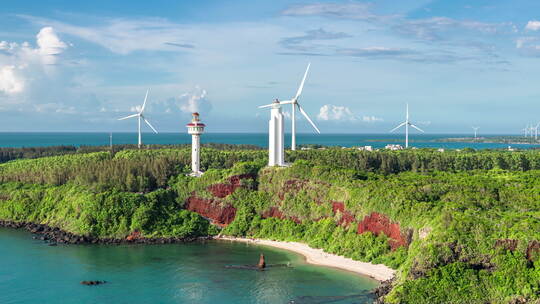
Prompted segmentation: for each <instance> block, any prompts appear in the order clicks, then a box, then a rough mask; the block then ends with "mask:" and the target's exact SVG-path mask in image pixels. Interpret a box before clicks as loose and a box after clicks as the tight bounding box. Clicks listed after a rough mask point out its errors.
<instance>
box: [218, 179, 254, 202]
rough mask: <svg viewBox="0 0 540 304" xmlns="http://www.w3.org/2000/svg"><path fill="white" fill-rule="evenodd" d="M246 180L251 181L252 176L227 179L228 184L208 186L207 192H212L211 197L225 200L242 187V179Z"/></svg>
mask: <svg viewBox="0 0 540 304" xmlns="http://www.w3.org/2000/svg"><path fill="white" fill-rule="evenodd" d="M248 178H249V179H253V176H252V175H250V174H241V175H234V176H231V177H229V179H228V183H223V184H214V185H210V186H209V187H208V191H210V192H212V195H213V196H215V197H219V198H225V197H227V196H229V195H231V194H233V193H234V191H235V190H236V189H238V188H239V187H241V186H242V184H241V183H242V180H243V179H248Z"/></svg>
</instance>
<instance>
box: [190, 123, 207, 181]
mask: <svg viewBox="0 0 540 304" xmlns="http://www.w3.org/2000/svg"><path fill="white" fill-rule="evenodd" d="M192 115H193V118H192V119H191V122H190V123H188V124H187V125H186V127H187V128H188V133H189V134H191V174H190V175H191V176H196V177H199V176H201V175H202V174H203V173H202V172H201V163H200V161H201V154H200V153H201V151H200V150H201V134H203V133H204V127H205V124H203V123H202V122H201V121H200V120H199V113H197V112H195V113H193V114H192Z"/></svg>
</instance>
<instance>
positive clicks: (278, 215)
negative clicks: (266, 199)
mask: <svg viewBox="0 0 540 304" xmlns="http://www.w3.org/2000/svg"><path fill="white" fill-rule="evenodd" d="M262 217H263V218H269V217H275V218H278V219H284V218H285V216H284V215H283V212H281V211H279V209H278V208H277V207H270V209H268V210H266V211H265V212H263V214H262Z"/></svg>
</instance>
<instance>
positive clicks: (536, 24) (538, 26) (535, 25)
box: [525, 20, 540, 31]
mask: <svg viewBox="0 0 540 304" xmlns="http://www.w3.org/2000/svg"><path fill="white" fill-rule="evenodd" d="M525 29H526V30H529V31H538V30H540V21H536V20H531V21H529V22H527V25H526V26H525Z"/></svg>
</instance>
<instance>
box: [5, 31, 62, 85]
mask: <svg viewBox="0 0 540 304" xmlns="http://www.w3.org/2000/svg"><path fill="white" fill-rule="evenodd" d="M67 47H68V46H67V44H66V43H64V42H63V41H61V40H60V39H59V38H58V36H57V35H56V33H55V31H54V29H53V28H51V27H44V28H42V29H41V30H40V31H39V33H38V34H37V35H36V47H32V45H31V44H30V43H28V42H23V43H20V44H19V43H16V42H8V41H0V93H4V94H5V95H15V94H21V93H23V92H24V91H25V90H26V89H27V88H29V87H31V86H30V82H31V81H36V80H38V79H41V78H43V77H48V75H46V72H47V71H49V68H46V66H49V65H55V64H57V63H58V60H59V56H60V54H62V53H63V52H64V50H65V49H66V48H67ZM44 72H45V74H44Z"/></svg>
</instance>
